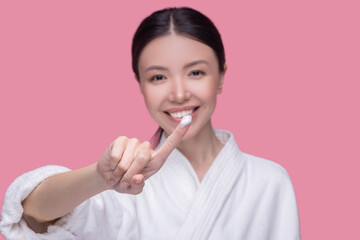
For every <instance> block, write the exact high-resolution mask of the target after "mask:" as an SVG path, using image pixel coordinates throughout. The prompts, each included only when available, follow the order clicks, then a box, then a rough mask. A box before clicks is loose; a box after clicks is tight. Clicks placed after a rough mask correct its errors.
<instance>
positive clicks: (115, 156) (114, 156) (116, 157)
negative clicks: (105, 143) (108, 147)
mask: <svg viewBox="0 0 360 240" xmlns="http://www.w3.org/2000/svg"><path fill="white" fill-rule="evenodd" d="M110 158H111V159H112V160H118V159H119V158H120V155H119V153H117V152H114V151H111V153H110Z"/></svg>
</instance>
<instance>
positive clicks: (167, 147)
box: [152, 115, 192, 160]
mask: <svg viewBox="0 0 360 240" xmlns="http://www.w3.org/2000/svg"><path fill="white" fill-rule="evenodd" d="M191 121H192V117H191V115H187V116H185V117H183V118H182V119H181V122H180V124H179V125H177V127H176V128H175V130H174V131H173V132H172V133H171V134H170V136H169V137H167V138H166V140H165V142H164V144H163V145H162V146H161V147H160V148H159V149H158V150H157V151H155V152H154V154H153V156H152V158H153V159H154V158H161V159H162V160H165V159H167V157H168V156H169V155H170V153H171V152H172V151H173V150H174V149H175V148H176V147H177V145H178V144H179V143H180V142H181V140H182V139H183V137H184V136H185V133H186V132H187V130H188V129H189V127H190V123H191Z"/></svg>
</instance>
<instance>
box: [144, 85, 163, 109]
mask: <svg viewBox="0 0 360 240" xmlns="http://www.w3.org/2000/svg"><path fill="white" fill-rule="evenodd" d="M143 93H144V100H145V104H146V107H147V108H148V109H149V111H155V110H156V109H157V108H159V106H160V105H161V102H162V98H163V96H162V95H161V92H159V91H157V90H156V89H146V90H145V91H144V92H143Z"/></svg>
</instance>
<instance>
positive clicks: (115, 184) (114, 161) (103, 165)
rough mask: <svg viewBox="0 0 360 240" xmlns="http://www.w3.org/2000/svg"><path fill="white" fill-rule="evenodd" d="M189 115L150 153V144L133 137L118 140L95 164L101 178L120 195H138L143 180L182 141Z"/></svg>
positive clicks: (154, 171)
mask: <svg viewBox="0 0 360 240" xmlns="http://www.w3.org/2000/svg"><path fill="white" fill-rule="evenodd" d="M190 123H191V116H190V115H188V116H185V117H184V118H183V119H182V120H181V122H180V124H179V125H178V126H177V127H176V128H175V130H174V131H173V132H172V134H171V135H170V136H169V137H168V138H167V139H166V141H165V142H164V144H163V145H162V146H161V147H160V148H159V149H158V150H157V151H153V149H152V148H151V145H150V143H149V142H147V141H145V142H143V143H141V142H140V141H139V140H138V139H136V138H131V139H129V138H127V137H119V138H117V139H116V140H115V141H114V142H113V143H111V144H110V146H109V148H108V149H106V151H105V152H104V154H103V155H102V156H101V158H100V159H99V161H98V163H97V170H98V172H99V173H100V175H101V176H102V177H103V179H105V180H106V182H107V183H108V185H109V188H110V189H114V190H116V191H118V192H121V193H129V194H139V193H140V192H142V189H143V188H144V185H145V180H146V179H148V178H149V177H151V176H152V175H154V174H155V173H156V172H157V171H158V170H159V169H160V168H161V167H162V165H163V164H164V163H165V161H166V159H167V158H168V156H169V155H170V153H171V152H172V151H173V150H174V149H175V148H176V146H177V145H178V144H179V143H180V142H181V140H182V138H183V137H184V135H185V133H186V132H187V130H188V129H189V127H190Z"/></svg>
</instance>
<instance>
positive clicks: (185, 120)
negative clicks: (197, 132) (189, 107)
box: [180, 115, 192, 128]
mask: <svg viewBox="0 0 360 240" xmlns="http://www.w3.org/2000/svg"><path fill="white" fill-rule="evenodd" d="M191 120H192V117H191V115H186V116H185V117H183V118H182V119H181V122H180V127H181V128H183V127H185V126H186V125H189V124H190V123H191Z"/></svg>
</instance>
